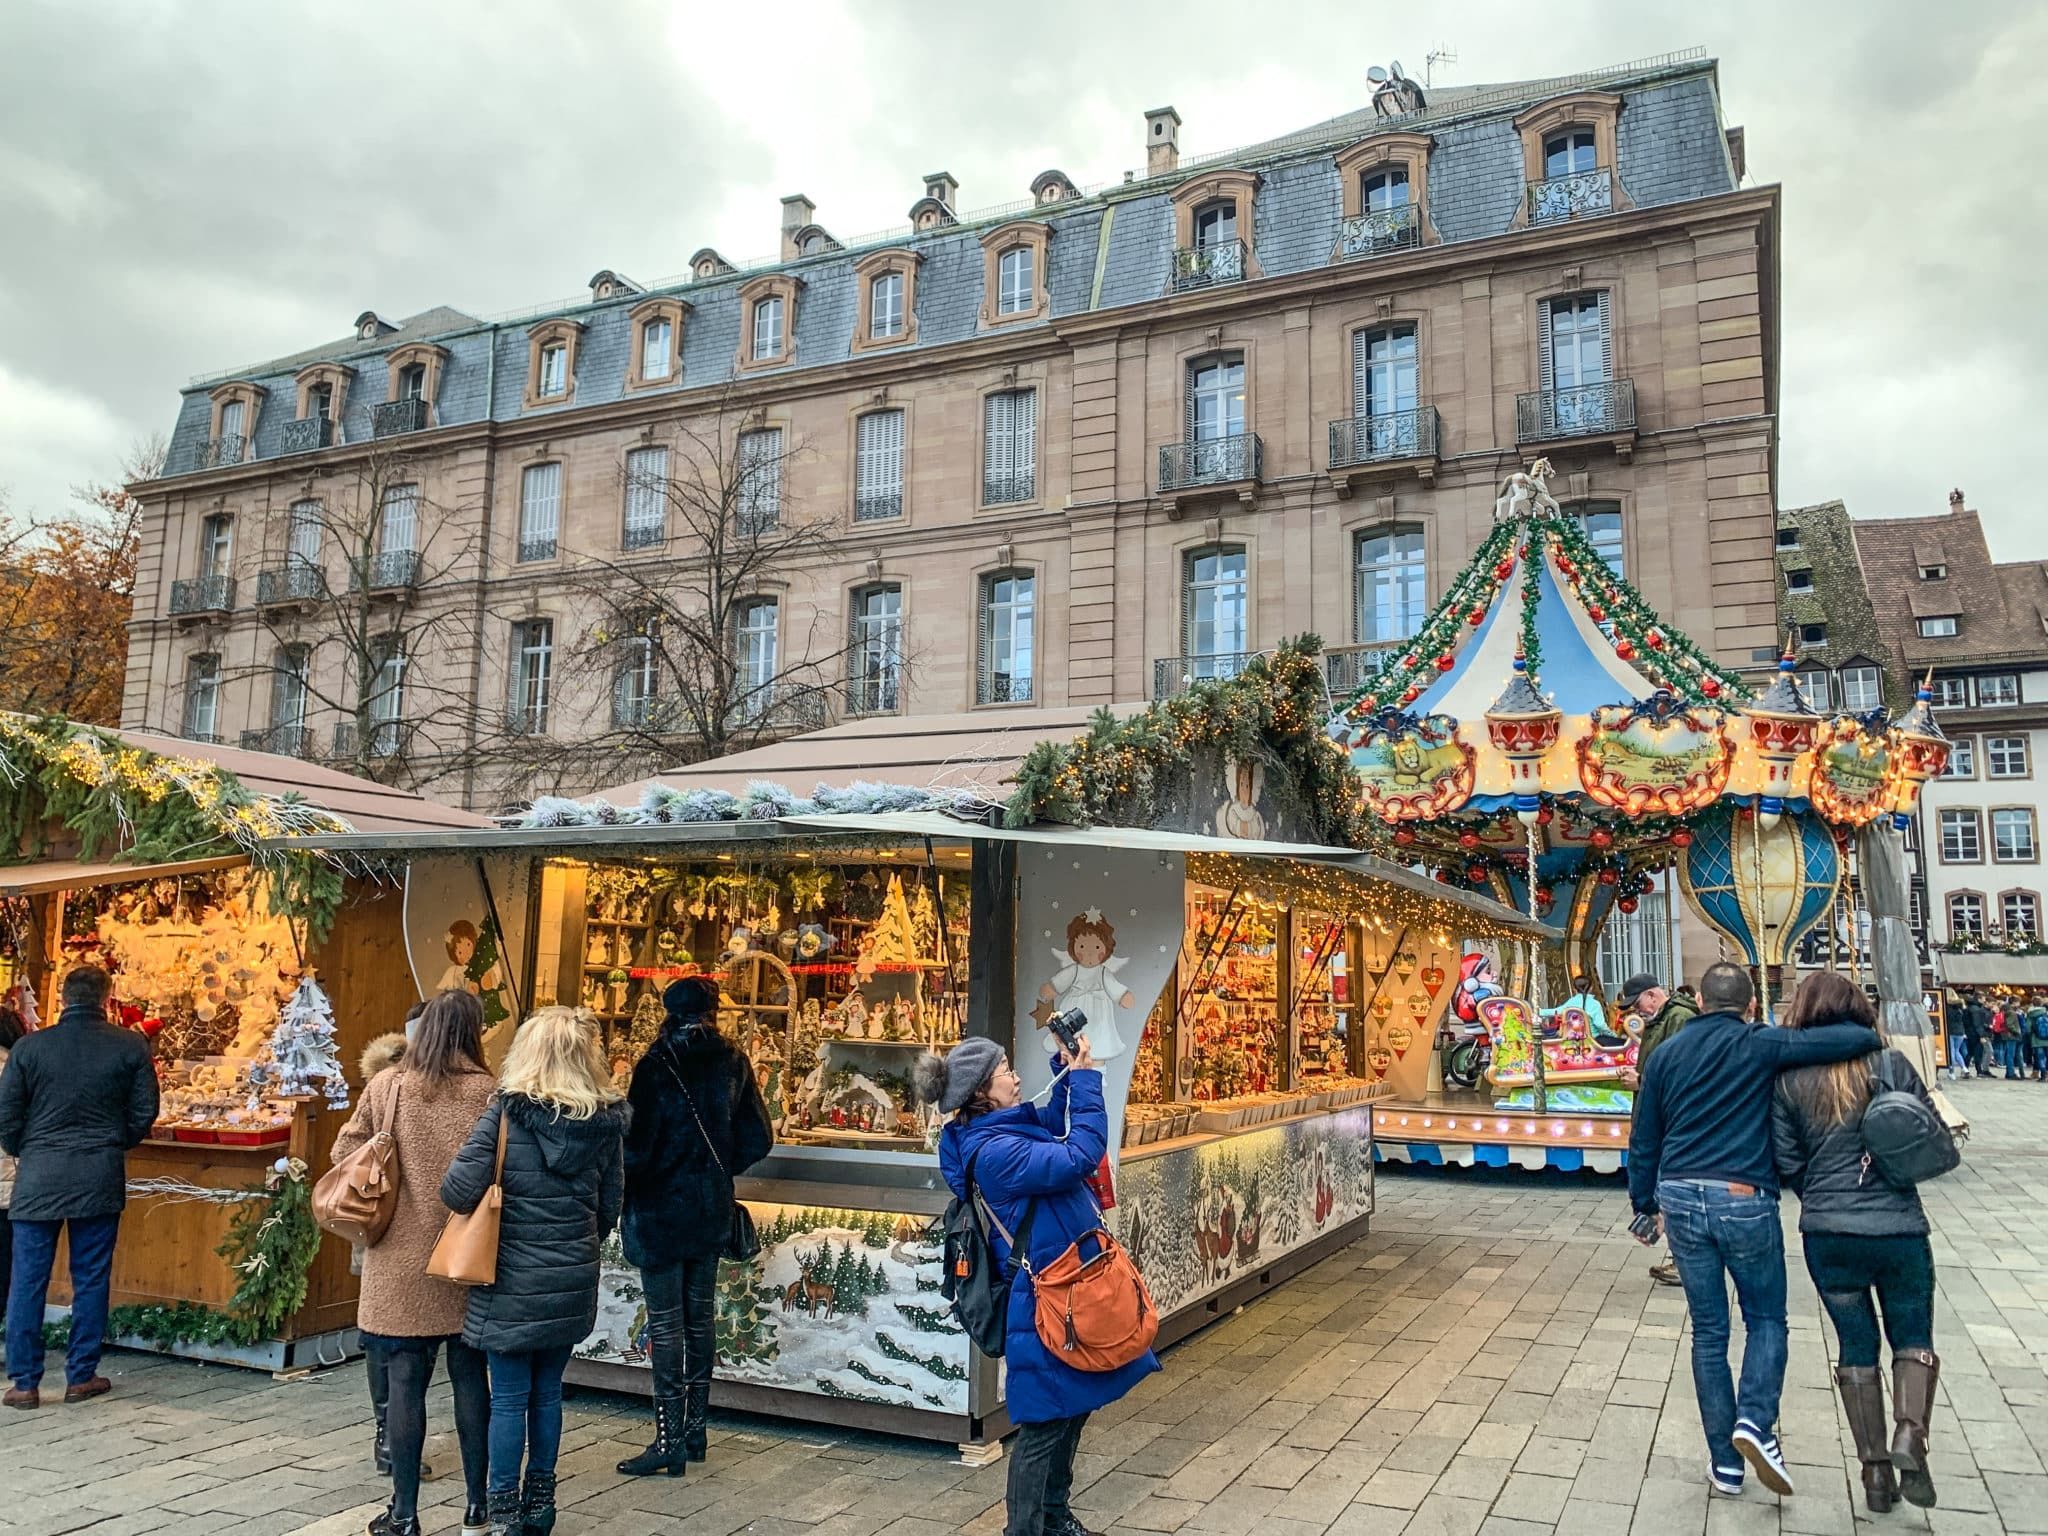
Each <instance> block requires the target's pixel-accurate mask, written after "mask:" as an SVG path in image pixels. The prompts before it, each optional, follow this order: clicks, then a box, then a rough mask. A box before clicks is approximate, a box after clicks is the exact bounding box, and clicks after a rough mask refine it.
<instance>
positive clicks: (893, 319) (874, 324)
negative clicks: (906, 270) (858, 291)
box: [868, 272, 903, 341]
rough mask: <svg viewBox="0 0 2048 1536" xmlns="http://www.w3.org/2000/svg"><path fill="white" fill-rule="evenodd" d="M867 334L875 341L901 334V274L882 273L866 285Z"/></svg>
mask: <svg viewBox="0 0 2048 1536" xmlns="http://www.w3.org/2000/svg"><path fill="white" fill-rule="evenodd" d="M868 334H869V335H871V336H873V337H874V338H875V340H877V341H883V340H886V339H887V338H889V337H892V336H901V335H902V334H903V274H902V273H901V272H884V273H883V274H882V275H881V276H880V277H878V278H876V279H875V280H874V281H873V282H872V283H870V284H869V285H868Z"/></svg>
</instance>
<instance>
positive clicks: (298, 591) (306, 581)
mask: <svg viewBox="0 0 2048 1536" xmlns="http://www.w3.org/2000/svg"><path fill="white" fill-rule="evenodd" d="M326 595H327V573H326V572H325V571H323V570H321V569H320V567H319V566H317V565H314V564H313V563H311V562H310V561H306V560H288V561H286V562H285V563H284V565H282V566H281V567H278V568H275V569H273V570H268V571H258V572H257V573H256V606H257V607H259V608H270V607H274V606H276V605H277V604H279V603H314V602H318V601H319V600H320V599H321V598H323V597H325V596H326Z"/></svg>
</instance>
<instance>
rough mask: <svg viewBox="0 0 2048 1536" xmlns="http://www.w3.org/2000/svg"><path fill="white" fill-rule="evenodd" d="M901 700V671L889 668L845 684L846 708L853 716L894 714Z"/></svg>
mask: <svg viewBox="0 0 2048 1536" xmlns="http://www.w3.org/2000/svg"><path fill="white" fill-rule="evenodd" d="M902 699H903V669H902V667H901V665H900V664H896V663H891V664H890V665H889V666H887V667H885V668H882V669H880V670H878V671H876V672H873V673H871V674H870V675H868V676H866V677H859V676H856V677H852V678H849V679H848V680H847V684H846V708H847V712H848V713H849V714H855V715H890V714H894V713H895V712H896V710H897V708H898V706H899V705H900V704H901V703H902Z"/></svg>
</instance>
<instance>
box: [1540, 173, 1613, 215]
mask: <svg viewBox="0 0 2048 1536" xmlns="http://www.w3.org/2000/svg"><path fill="white" fill-rule="evenodd" d="M1612 212H1614V173H1613V172H1612V171H1610V170H1608V169H1606V168H1605V167H1602V168H1601V169H1599V170H1594V171H1575V172H1573V173H1572V174H1571V175H1569V176H1553V177H1551V178H1550V179H1549V180H1548V181H1532V182H1530V183H1529V222H1530V223H1531V224H1559V223H1563V222H1564V221H1565V220H1567V219H1583V218H1586V217H1588V216H1589V215H1592V214H1601V213H1612Z"/></svg>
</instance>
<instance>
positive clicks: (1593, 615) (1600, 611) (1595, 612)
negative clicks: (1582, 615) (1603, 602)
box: [1586, 603, 1607, 624]
mask: <svg viewBox="0 0 2048 1536" xmlns="http://www.w3.org/2000/svg"><path fill="white" fill-rule="evenodd" d="M1586 617H1587V618H1589V619H1591V620H1592V621H1593V622H1594V623H1595V624H1605V623H1606V622H1607V610H1606V609H1605V608H1602V607H1601V606H1600V605H1599V604H1598V603H1594V604H1593V605H1592V606H1590V607H1589V608H1587V609H1586Z"/></svg>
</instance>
